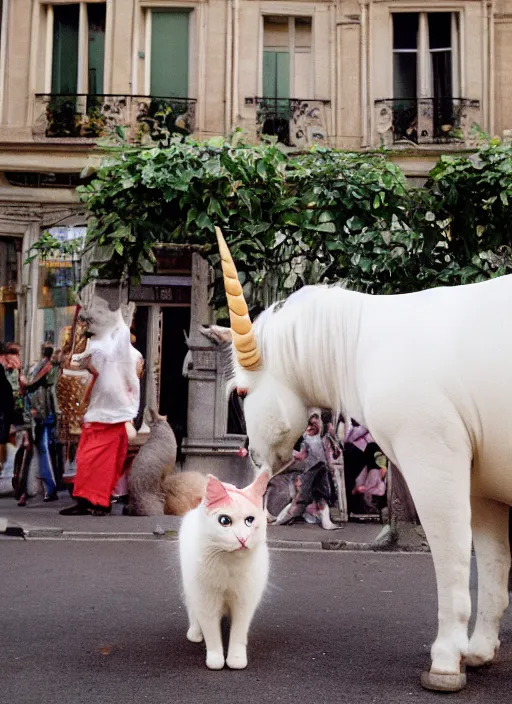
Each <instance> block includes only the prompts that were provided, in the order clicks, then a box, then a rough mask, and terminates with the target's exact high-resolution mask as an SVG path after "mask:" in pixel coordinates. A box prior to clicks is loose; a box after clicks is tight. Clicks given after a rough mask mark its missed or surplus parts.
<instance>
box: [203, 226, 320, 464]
mask: <svg viewBox="0 0 512 704" xmlns="http://www.w3.org/2000/svg"><path fill="white" fill-rule="evenodd" d="M216 234H217V240H218V243H219V250H220V255H221V263H222V272H223V275H224V286H225V289H226V296H227V299H228V307H229V317H230V323H231V329H230V331H229V332H228V331H226V330H224V331H220V330H218V331H217V333H218V334H217V337H219V339H223V340H225V339H226V337H227V336H229V337H230V338H231V341H232V346H233V360H234V367H235V384H236V387H237V390H238V393H239V395H240V396H241V397H242V398H243V399H244V415H245V422H246V427H247V435H248V437H249V453H250V456H251V459H252V461H253V463H254V464H255V465H256V468H257V471H258V472H260V471H262V470H264V471H270V472H271V473H275V472H277V471H279V469H281V467H283V465H285V464H286V463H287V462H288V461H289V460H290V459H291V457H292V451H293V447H294V445H295V443H296V441H297V439H298V438H299V437H300V435H301V434H302V433H303V431H304V429H305V427H306V425H307V417H308V413H307V406H306V404H305V402H304V401H303V399H302V398H301V396H299V394H298V393H297V392H296V391H295V390H294V388H293V385H291V384H290V383H288V381H287V380H286V379H283V376H282V375H281V374H276V373H275V370H274V369H272V368H268V366H267V365H266V364H265V358H264V355H263V353H262V349H261V346H260V344H259V342H258V339H257V334H256V333H257V329H256V330H255V326H254V325H253V323H252V321H251V319H250V317H249V310H248V308H247V303H246V301H245V298H244V294H243V289H242V286H241V284H240V281H239V280H238V274H237V271H236V267H235V264H234V262H233V259H232V257H231V254H230V251H229V249H228V246H227V244H226V241H225V240H224V237H223V235H222V232H221V231H220V229H219V228H216Z"/></svg>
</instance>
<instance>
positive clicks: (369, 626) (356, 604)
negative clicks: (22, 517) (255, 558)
mask: <svg viewBox="0 0 512 704" xmlns="http://www.w3.org/2000/svg"><path fill="white" fill-rule="evenodd" d="M176 558H177V551H176V544H175V543H174V544H173V543H168V542H164V541H162V542H151V541H147V542H138V543H136V542H112V541H111V542H102V541H80V542H79V541H74V542H66V541H53V542H52V541H27V542H22V541H17V540H12V539H3V540H0V561H1V562H0V565H1V572H0V575H1V576H0V599H1V602H0V603H1V617H0V618H1V622H0V702H1V704H56V703H57V704H60V703H65V704H95V703H98V704H107V703H108V704H110V702H112V703H114V702H115V703H117V702H120V703H122V704H139V703H142V702H151V704H164V703H165V704H172V703H174V702H179V703H180V704H181V703H183V704H189V703H190V704H192V703H193V704H203V703H204V704H245V703H246V702H259V703H267V702H268V704H271V703H272V704H275V703H276V702H283V703H288V702H290V703H292V702H293V704H297V703H302V702H304V703H307V704H313V703H314V704H323V702H329V703H331V702H333V703H336V702H344V703H346V704H359V703H361V704H363V703H364V704H373V703H374V702H379V703H380V702H383V703H388V702H389V703H390V704H402V703H405V702H407V703H411V702H413V703H415V704H416V703H423V702H439V701H440V698H444V699H446V701H448V700H450V701H452V700H453V701H464V702H465V703H466V702H468V703H470V704H473V703H476V702H478V703H481V702H489V703H491V702H492V703H493V704H499V703H501V702H507V703H508V702H510V701H511V699H512V695H511V693H512V617H511V615H510V614H508V615H507V616H506V618H505V622H504V625H503V637H502V650H501V655H500V661H499V663H497V664H495V665H493V666H492V667H490V668H486V669H485V670H484V671H475V672H471V673H469V677H468V679H469V683H468V687H467V688H466V690H465V691H464V692H463V693H461V694H457V695H438V694H434V693H430V692H425V691H424V690H422V689H421V687H420V686H419V674H420V672H421V670H422V668H423V667H424V666H425V665H426V664H427V662H428V651H429V647H430V643H431V640H432V638H433V637H434V635H435V615H436V599H435V585H434V575H433V570H432V565H431V558H430V556H429V555H427V554H425V555H411V554H373V553H371V554H368V553H348V552H347V553H341V552H313V551H311V552H298V551H291V550H281V551H279V550H275V551H272V555H271V560H272V567H271V569H272V573H271V583H270V585H269V588H268V591H267V593H266V596H265V600H264V603H263V604H262V606H261V608H260V610H259V611H258V613H257V614H256V617H255V621H254V623H253V628H252V633H251V634H250V638H249V651H248V652H249V665H248V667H247V669H246V670H245V671H230V670H228V669H225V670H222V671H220V672H212V671H209V670H207V668H206V666H205V664H204V650H203V647H204V646H203V645H202V644H193V643H189V642H188V641H187V640H186V638H185V633H186V628H187V624H186V614H185V611H184V609H183V607H182V605H181V601H180V594H179V580H178V563H177V559H176Z"/></svg>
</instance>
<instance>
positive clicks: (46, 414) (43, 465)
mask: <svg viewBox="0 0 512 704" xmlns="http://www.w3.org/2000/svg"><path fill="white" fill-rule="evenodd" d="M52 356H53V347H51V346H49V345H46V346H44V347H43V357H42V359H41V361H40V362H39V363H38V364H37V365H36V367H35V369H34V370H33V372H32V374H31V377H30V379H29V381H28V384H27V394H28V398H29V403H30V413H31V416H32V419H33V422H34V442H35V446H36V449H37V454H38V458H39V476H40V479H41V481H42V483H43V487H44V498H43V501H56V500H57V499H58V498H59V496H58V494H57V483H56V481H55V472H54V467H53V462H52V456H51V452H50V445H51V442H52V433H53V431H54V429H55V424H56V413H55V404H54V393H53V389H52V384H54V383H55V377H54V374H53V371H54V365H53V363H52ZM21 505H23V504H21Z"/></svg>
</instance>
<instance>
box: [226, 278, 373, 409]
mask: <svg viewBox="0 0 512 704" xmlns="http://www.w3.org/2000/svg"><path fill="white" fill-rule="evenodd" d="M363 298H364V294H361V293H357V292H355V291H349V290H346V289H343V288H341V287H339V286H336V287H331V286H306V287H304V288H302V289H300V290H299V291H297V292H296V293H293V294H292V295H291V296H290V297H289V298H287V299H286V300H285V301H280V302H278V303H274V304H273V305H272V306H270V307H269V308H267V309H266V310H265V311H264V312H263V313H261V314H260V315H259V316H258V318H257V319H256V321H255V323H254V333H255V337H256V340H257V343H258V346H259V347H260V349H261V352H262V362H263V370H264V371H265V372H270V374H272V375H273V376H275V377H276V379H279V380H281V381H283V382H284V383H286V384H287V385H289V386H290V387H291V388H292V389H294V391H295V392H296V393H297V394H298V395H299V396H300V397H301V398H302V399H304V401H305V402H306V403H307V404H308V405H309V406H320V407H322V408H326V409H329V410H332V411H333V412H334V413H335V414H338V413H340V412H341V413H343V415H344V416H345V418H347V417H348V418H350V417H351V416H350V413H349V408H348V407H347V406H348V405H350V393H348V391H349V388H350V379H348V378H347V369H351V368H352V369H353V368H354V362H355V354H356V348H357V338H358V332H359V318H360V310H361V303H362V299H363ZM231 362H232V367H233V370H234V376H230V378H229V381H228V387H229V389H230V390H232V389H233V388H234V386H241V387H245V386H249V387H250V386H251V385H253V383H254V382H252V384H251V378H254V376H255V375H256V374H258V372H247V371H245V370H244V369H242V368H241V367H240V366H239V365H238V363H237V359H236V354H235V353H234V350H232V354H231ZM246 382H247V383H246ZM256 383H257V381H256Z"/></svg>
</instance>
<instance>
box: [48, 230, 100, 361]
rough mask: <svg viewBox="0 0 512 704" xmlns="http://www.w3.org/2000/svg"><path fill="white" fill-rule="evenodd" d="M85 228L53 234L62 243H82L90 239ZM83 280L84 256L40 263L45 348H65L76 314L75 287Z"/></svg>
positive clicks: (51, 259)
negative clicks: (87, 238)
mask: <svg viewBox="0 0 512 704" xmlns="http://www.w3.org/2000/svg"><path fill="white" fill-rule="evenodd" d="M86 232H87V230H86V228H85V227H53V228H50V230H49V233H50V234H51V235H53V236H54V237H55V238H57V239H59V240H61V241H69V240H79V241H81V242H82V243H83V242H84V241H85V236H86ZM79 280H80V256H79V255H78V254H76V255H73V256H63V255H60V254H57V253H55V256H54V257H52V258H49V259H45V260H44V261H41V262H40V266H39V290H38V311H37V317H36V326H37V336H38V340H39V342H40V343H41V344H51V345H55V346H57V347H60V348H61V347H62V345H63V341H64V339H65V337H66V335H67V334H68V333H69V330H70V326H71V325H72V323H73V316H74V313H75V301H74V298H73V287H74V286H76V284H77V283H78V281H79Z"/></svg>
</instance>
